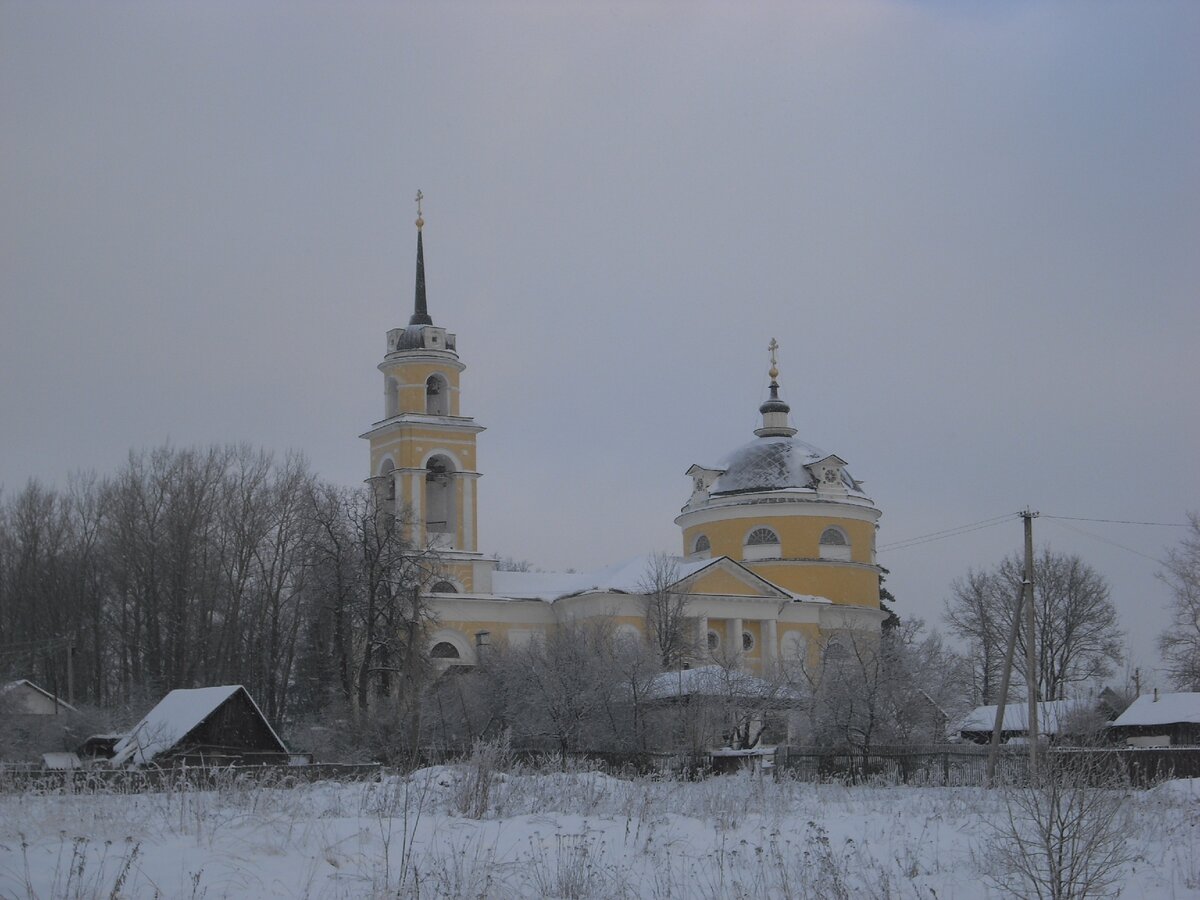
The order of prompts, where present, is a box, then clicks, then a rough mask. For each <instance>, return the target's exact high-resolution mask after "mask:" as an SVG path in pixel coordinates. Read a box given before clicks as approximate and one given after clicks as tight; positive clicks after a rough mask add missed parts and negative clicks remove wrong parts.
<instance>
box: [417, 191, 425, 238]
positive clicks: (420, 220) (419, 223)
mask: <svg viewBox="0 0 1200 900" xmlns="http://www.w3.org/2000/svg"><path fill="white" fill-rule="evenodd" d="M424 199H425V195H424V194H422V193H421V189H420V188H417V197H416V200H417V229H418V230H419V229H420V228H422V227H423V226H424V225H425V220H424V219H423V218H422V217H421V201H422V200H424Z"/></svg>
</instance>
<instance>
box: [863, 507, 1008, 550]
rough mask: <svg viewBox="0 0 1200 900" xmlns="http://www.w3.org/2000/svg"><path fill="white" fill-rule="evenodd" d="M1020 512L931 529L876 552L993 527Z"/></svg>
mask: <svg viewBox="0 0 1200 900" xmlns="http://www.w3.org/2000/svg"><path fill="white" fill-rule="evenodd" d="M1017 515H1018V513H1005V514H1004V515H1002V516H994V517H993V518H990V519H982V520H981V521H979V522H970V523H968V524H966V525H958V526H956V527H954V528H944V529H942V530H941V531H931V532H929V533H928V534H920V535H917V536H915V537H911V538H905V539H903V540H899V541H892V542H891V543H890V544H883V545H881V546H879V547H878V548H876V552H878V553H884V552H886V551H888V550H905V549H907V548H909V547H916V546H918V545H920V544H928V543H932V542H933V541H941V540H945V539H946V538H952V537H958V536H959V535H960V534H969V533H970V532H972V531H981V530H983V529H984V528H992V527H994V526H996V525H999V524H1000V523H1002V522H1008V521H1011V520H1012V519H1013V518H1015V517H1016V516H1017Z"/></svg>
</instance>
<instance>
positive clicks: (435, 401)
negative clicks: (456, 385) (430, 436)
mask: <svg viewBox="0 0 1200 900" xmlns="http://www.w3.org/2000/svg"><path fill="white" fill-rule="evenodd" d="M425 412H426V413H427V414H428V415H431V416H445V415H449V413H450V388H449V385H447V384H446V379H445V378H443V377H442V376H441V375H430V376H429V378H428V379H427V380H426V382H425Z"/></svg>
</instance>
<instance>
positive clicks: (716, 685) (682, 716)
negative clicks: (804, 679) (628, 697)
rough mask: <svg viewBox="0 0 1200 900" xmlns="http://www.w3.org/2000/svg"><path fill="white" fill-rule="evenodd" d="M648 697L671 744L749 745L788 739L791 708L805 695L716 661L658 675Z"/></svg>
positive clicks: (706, 746) (650, 710)
mask: <svg viewBox="0 0 1200 900" xmlns="http://www.w3.org/2000/svg"><path fill="white" fill-rule="evenodd" d="M644 702H645V705H646V707H647V710H648V711H647V714H646V715H647V718H648V719H650V720H651V721H652V722H653V723H655V724H656V725H657V729H656V730H657V731H658V732H659V734H660V735H661V736H662V737H664V738H666V743H665V746H669V747H678V746H690V747H692V748H693V749H695V750H713V749H716V748H721V747H724V748H728V749H733V750H748V749H752V748H754V747H756V746H758V745H759V743H760V742H761V741H764V740H765V741H771V742H779V741H786V740H787V739H788V738H789V734H788V722H789V718H790V717H789V713H790V712H791V711H792V710H794V709H796V708H797V707H798V706H799V705H800V702H801V697H800V695H799V694H797V693H796V692H795V691H794V690H792V689H791V688H789V687H787V686H785V685H782V684H780V683H779V682H778V681H773V680H767V679H763V678H759V677H758V676H757V675H754V674H753V673H752V672H747V671H745V670H744V669H739V668H736V667H732V666H728V665H718V664H715V663H710V664H708V665H704V666H698V667H696V668H694V669H679V670H676V671H674V672H662V673H660V674H658V675H656V676H654V677H653V678H652V679H650V681H649V683H648V684H647V685H646V687H645V691H644ZM652 730H655V729H652Z"/></svg>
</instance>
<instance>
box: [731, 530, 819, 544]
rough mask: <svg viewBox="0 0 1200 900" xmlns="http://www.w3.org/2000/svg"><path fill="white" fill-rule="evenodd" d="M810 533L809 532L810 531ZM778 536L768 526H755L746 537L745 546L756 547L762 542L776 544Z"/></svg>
mask: <svg viewBox="0 0 1200 900" xmlns="http://www.w3.org/2000/svg"><path fill="white" fill-rule="evenodd" d="M810 533H811V532H810ZM778 543H779V536H778V535H777V534H775V532H774V531H772V530H771V529H770V528H755V529H754V530H753V531H752V532H750V536H749V537H748V538H746V546H747V547H757V546H760V545H762V544H778Z"/></svg>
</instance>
